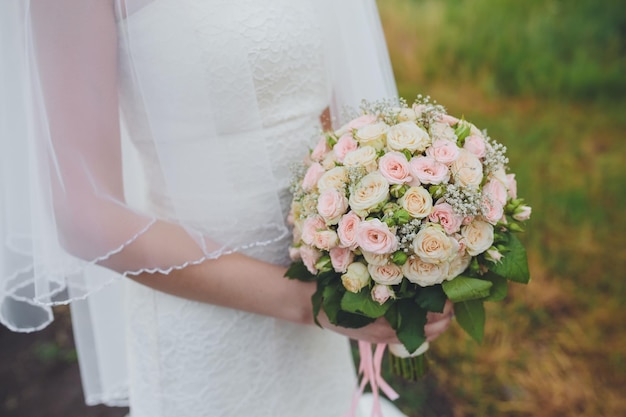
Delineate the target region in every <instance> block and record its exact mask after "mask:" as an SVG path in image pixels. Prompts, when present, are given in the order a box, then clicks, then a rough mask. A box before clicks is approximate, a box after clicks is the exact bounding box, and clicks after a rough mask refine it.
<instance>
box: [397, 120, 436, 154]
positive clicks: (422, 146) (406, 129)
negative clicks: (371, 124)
mask: <svg viewBox="0 0 626 417" xmlns="http://www.w3.org/2000/svg"><path fill="white" fill-rule="evenodd" d="M429 145H430V137H429V136H428V133H426V131H425V130H423V129H422V128H420V127H419V126H417V125H416V124H415V123H414V122H402V123H398V124H397V125H394V126H391V127H390V128H389V131H388V132H387V146H388V147H389V148H390V149H392V150H394V151H401V150H403V149H408V150H409V151H410V152H423V151H424V150H426V148H427V147H428V146H429Z"/></svg>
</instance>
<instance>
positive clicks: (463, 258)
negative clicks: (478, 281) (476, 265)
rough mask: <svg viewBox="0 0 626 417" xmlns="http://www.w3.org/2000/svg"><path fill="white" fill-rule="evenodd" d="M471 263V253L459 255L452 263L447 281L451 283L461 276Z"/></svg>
mask: <svg viewBox="0 0 626 417" xmlns="http://www.w3.org/2000/svg"><path fill="white" fill-rule="evenodd" d="M470 262H472V256H471V255H470V254H469V253H467V252H461V253H458V254H457V256H456V257H455V258H454V259H453V260H452V261H450V265H449V268H448V276H447V277H446V280H448V281H450V280H452V279H454V278H456V277H457V276H459V275H461V274H462V273H463V271H465V270H466V269H467V267H468V266H469V264H470Z"/></svg>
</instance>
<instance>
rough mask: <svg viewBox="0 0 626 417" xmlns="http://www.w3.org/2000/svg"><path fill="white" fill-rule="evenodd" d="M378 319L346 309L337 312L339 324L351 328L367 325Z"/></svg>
mask: <svg viewBox="0 0 626 417" xmlns="http://www.w3.org/2000/svg"><path fill="white" fill-rule="evenodd" d="M375 320H376V319H373V318H371V317H366V316H362V315H360V314H352V313H348V312H346V311H340V312H339V313H338V314H337V326H341V327H348V328H351V329H358V328H360V327H363V326H367V325H368V324H370V323H373V322H374V321H375Z"/></svg>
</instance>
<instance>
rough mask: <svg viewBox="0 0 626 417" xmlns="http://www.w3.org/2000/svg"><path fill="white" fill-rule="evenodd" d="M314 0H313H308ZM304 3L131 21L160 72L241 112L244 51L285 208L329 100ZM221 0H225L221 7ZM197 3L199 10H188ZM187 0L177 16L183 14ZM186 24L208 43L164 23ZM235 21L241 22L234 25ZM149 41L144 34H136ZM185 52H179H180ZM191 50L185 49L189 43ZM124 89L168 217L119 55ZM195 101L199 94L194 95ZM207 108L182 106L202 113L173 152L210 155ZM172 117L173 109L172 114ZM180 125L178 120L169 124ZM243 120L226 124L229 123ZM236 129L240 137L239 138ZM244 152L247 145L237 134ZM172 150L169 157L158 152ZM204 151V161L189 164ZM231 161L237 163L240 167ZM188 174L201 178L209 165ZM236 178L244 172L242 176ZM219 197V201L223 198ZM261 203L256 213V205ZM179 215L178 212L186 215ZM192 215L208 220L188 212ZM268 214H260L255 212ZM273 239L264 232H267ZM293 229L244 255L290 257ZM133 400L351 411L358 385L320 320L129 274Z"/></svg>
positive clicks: (288, 416)
mask: <svg viewBox="0 0 626 417" xmlns="http://www.w3.org/2000/svg"><path fill="white" fill-rule="evenodd" d="M311 2H312V1H311ZM311 2H309V1H298V2H294V1H292V0H283V1H269V2H259V1H234V2H233V1H224V2H217V1H196V2H191V3H189V2H187V4H186V5H185V6H183V7H187V8H186V9H185V10H184V14H185V17H187V20H186V21H184V22H181V21H180V20H179V21H178V22H171V15H172V8H173V7H176V6H175V5H174V3H175V2H162V1H161V2H159V1H158V2H155V3H154V4H151V5H148V6H146V7H145V8H143V9H141V10H139V11H137V12H135V13H134V14H133V15H131V16H129V17H128V19H133V20H134V21H133V24H134V25H136V26H137V27H138V28H139V30H140V31H141V32H142V34H143V35H145V42H146V44H147V46H146V49H147V50H148V51H147V52H146V54H148V55H149V57H146V59H149V60H150V63H151V65H153V66H154V67H155V68H159V69H160V70H161V71H164V72H165V73H166V74H165V76H166V77H167V79H165V80H164V82H165V83H171V85H172V88H179V89H181V94H187V93H188V94H190V95H195V94H198V92H197V89H198V85H197V79H196V78H195V77H194V75H196V74H203V75H205V76H206V77H207V79H208V80H209V81H208V82H209V84H210V85H209V88H212V89H216V90H219V91H221V92H226V93H227V94H224V95H222V97H227V99H228V101H225V102H221V103H220V105H221V106H223V107H222V109H221V110H220V113H222V114H224V115H225V117H229V118H232V117H236V115H237V114H239V113H240V112H245V111H246V110H245V109H246V107H245V103H239V102H238V101H237V96H238V90H239V89H241V88H245V86H241V85H237V84H236V83H234V82H233V80H231V79H230V77H229V69H228V63H229V53H230V51H231V50H232V48H233V47H236V48H238V49H239V50H240V49H241V48H245V49H246V50H247V51H248V59H249V65H250V68H251V71H252V74H253V79H254V88H255V90H256V95H257V100H258V105H259V108H260V110H261V117H262V125H263V129H264V130H265V132H264V135H263V137H265V138H267V139H266V140H267V148H268V155H270V157H271V158H272V164H273V167H274V172H273V175H274V176H275V178H277V179H278V180H279V183H280V186H281V188H282V189H281V191H280V195H281V204H282V208H283V213H282V215H283V216H284V217H285V218H286V217H287V213H288V208H289V193H288V185H289V164H290V163H291V162H293V161H297V160H298V159H300V158H301V157H302V156H303V155H304V153H305V152H306V150H307V147H308V146H310V144H311V143H310V140H311V137H312V135H314V134H315V132H316V130H319V128H320V127H319V116H320V114H321V113H322V111H323V110H324V108H325V107H327V106H328V101H329V94H328V93H329V87H328V80H327V78H326V73H325V71H324V67H323V63H322V61H321V59H322V53H323V51H322V39H321V29H320V27H319V24H318V23H317V19H318V18H317V15H316V14H315V13H314V12H313V9H312V5H311V4H310V3H311ZM218 3H219V4H218ZM190 4H192V5H193V6H194V7H189V5H190ZM181 12H182V10H181V7H177V10H176V13H177V15H180V14H181ZM172 25H184V26H185V29H186V30H191V31H193V32H194V33H195V34H196V36H197V41H198V44H199V45H202V49H201V50H196V49H194V48H193V47H190V46H189V45H187V46H186V45H181V44H180V43H178V42H177V39H176V38H175V37H173V36H171V33H172V32H173V33H175V30H173V31H170V33H168V34H167V35H164V34H163V30H164V29H163V28H167V27H168V26H169V27H170V28H171V26H172ZM233 28H236V30H233ZM139 41H140V42H143V41H144V40H143V39H139ZM181 49H182V50H181ZM187 51H189V54H185V52H187ZM121 68H122V70H121V71H122V77H121V78H122V81H121V96H122V108H123V110H124V115H123V116H124V118H125V120H126V122H127V128H128V131H129V135H130V137H131V138H132V140H133V142H134V144H135V146H136V147H137V149H138V151H139V152H138V153H139V155H140V156H141V162H142V165H143V169H144V170H145V171H146V173H147V175H146V177H147V178H150V179H151V180H150V181H149V182H148V184H147V185H148V187H147V188H148V193H147V196H146V201H147V202H146V209H147V210H149V211H151V212H155V213H158V214H159V215H160V216H162V217H165V218H167V217H169V216H170V214H171V213H170V211H171V210H173V208H172V207H171V206H170V205H169V204H168V201H166V199H163V198H161V196H160V190H161V189H162V187H163V186H164V184H162V183H160V181H159V175H158V169H157V168H155V166H161V165H163V164H164V163H165V164H167V161H163V160H162V159H158V160H157V155H155V154H154V152H151V149H150V145H149V143H147V142H146V143H144V142H142V140H141V138H142V137H143V136H145V132H144V131H143V129H145V128H146V126H144V125H142V123H141V120H142V119H141V114H136V111H135V109H138V108H140V106H139V105H138V103H135V102H134V101H133V100H134V97H136V95H135V94H133V91H129V89H132V84H131V83H130V82H128V83H126V82H125V81H127V80H129V79H130V78H131V77H132V74H131V71H130V63H128V62H122V64H121ZM194 103H196V102H194ZM203 110H204V109H201V108H200V109H198V108H189V109H177V110H176V112H177V114H178V113H185V114H192V115H193V114H196V115H198V117H189V118H187V119H186V120H184V125H183V126H180V125H178V126H172V129H176V128H178V127H180V130H181V133H180V141H181V142H183V143H182V144H181V146H180V147H179V148H178V149H177V151H176V152H182V154H175V155H170V156H171V157H172V158H174V157H175V158H177V159H178V160H185V161H187V162H188V163H189V165H190V166H192V167H194V169H195V168H198V167H200V169H201V167H202V166H206V164H210V158H211V152H212V144H211V143H206V142H203V141H202V137H201V132H202V130H203V124H204V123H205V120H204V119H203V118H202V117H200V116H199V115H201V114H202V113H203ZM166 117H167V115H166ZM175 123H180V121H179V120H172V124H175ZM233 125H236V123H231V126H229V128H232V126H233ZM238 133H239V132H237V131H233V132H232V138H229V139H231V140H233V141H236V140H240V139H239V138H238V136H237V135H238ZM237 146H240V147H241V152H242V153H243V152H246V143H245V142H240V143H238V144H237ZM160 157H161V158H163V157H165V158H167V157H168V155H165V156H163V155H160ZM198 158H200V159H204V160H206V163H205V164H202V163H194V162H195V161H197V160H198ZM234 168H235V169H236V167H234ZM189 175H194V176H198V175H199V176H202V175H203V172H201V170H200V171H197V172H190V173H189ZM235 181H246V179H245V178H235ZM216 204H219V202H216ZM252 212H254V211H252ZM179 214H180V213H179ZM189 216H190V218H188V219H183V220H188V221H190V222H194V223H197V222H201V221H202V217H201V215H199V214H198V213H190V214H189ZM258 220H259V221H262V219H258ZM268 238H269V237H266V236H262V235H259V236H257V239H258V240H259V241H263V240H266V239H268ZM288 244H289V237H288V236H285V237H284V238H282V239H280V240H278V241H275V242H272V243H269V244H267V245H263V246H257V247H255V248H251V249H249V250H247V251H246V252H247V253H248V254H249V255H251V256H254V257H257V258H259V259H263V260H265V261H268V262H272V263H276V264H282V265H285V264H288V263H289V259H288V256H287V253H288V251H287V248H288ZM126 298H127V300H128V302H127V303H128V305H127V317H128V329H127V337H128V346H129V352H130V353H129V361H128V362H129V367H130V406H131V416H132V417H165V416H172V417H174V416H175V417H186V416H189V417H200V416H223V417H235V416H241V417H254V416H258V417H262V416H263V417H265V416H267V417H270V416H271V417H295V416H298V417H308V416H310V417H323V416H328V417H331V416H337V417H338V416H340V415H343V413H345V412H346V411H347V409H348V408H349V405H350V400H351V396H352V393H353V390H354V388H355V384H356V381H355V371H354V367H353V364H352V358H351V355H350V351H349V344H348V342H347V340H346V339H345V338H344V337H341V336H338V335H336V334H333V333H332V332H330V331H323V330H321V329H318V328H316V327H313V326H300V325H295V324H291V323H288V322H284V321H281V320H276V319H273V318H269V317H263V316H259V315H255V314H249V313H245V312H241V311H236V310H232V309H229V308H223V307H218V306H213V305H207V304H202V303H198V302H194V301H188V300H185V299H181V298H178V297H174V296H170V295H167V294H164V293H161V292H158V291H154V290H152V289H149V288H147V287H144V286H142V285H139V284H136V283H133V282H132V281H130V280H128V281H127V283H126Z"/></svg>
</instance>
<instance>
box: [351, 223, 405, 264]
mask: <svg viewBox="0 0 626 417" xmlns="http://www.w3.org/2000/svg"><path fill="white" fill-rule="evenodd" d="M356 241H357V243H358V244H359V246H360V247H361V249H363V250H364V251H367V252H371V253H375V254H378V255H381V254H386V253H392V252H394V251H395V250H396V249H397V248H398V239H397V238H396V235H395V234H393V233H392V232H391V230H389V226H387V224H385V223H383V222H381V221H380V220H378V219H372V220H365V221H362V222H361V223H360V224H359V226H358V228H357V231H356Z"/></svg>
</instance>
